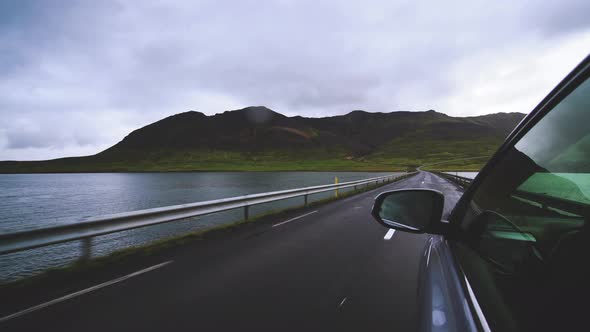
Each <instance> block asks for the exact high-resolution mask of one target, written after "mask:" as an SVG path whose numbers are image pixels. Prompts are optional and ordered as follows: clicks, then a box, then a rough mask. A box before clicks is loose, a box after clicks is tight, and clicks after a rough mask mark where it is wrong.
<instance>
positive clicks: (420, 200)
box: [371, 189, 447, 234]
mask: <svg viewBox="0 0 590 332" xmlns="http://www.w3.org/2000/svg"><path fill="white" fill-rule="evenodd" d="M444 202H445V198H444V196H443V194H442V193H441V192H440V191H436V190H431V189H402V190H394V191H387V192H384V193H381V194H379V196H377V197H376V198H375V204H374V205H373V210H372V212H371V214H372V215H373V217H374V218H375V219H376V220H377V221H378V222H379V223H380V224H382V225H384V226H385V227H389V228H394V229H397V230H400V231H405V232H410V233H431V234H442V233H443V232H444V228H445V226H447V224H443V223H442V222H441V219H442V213H443V206H444Z"/></svg>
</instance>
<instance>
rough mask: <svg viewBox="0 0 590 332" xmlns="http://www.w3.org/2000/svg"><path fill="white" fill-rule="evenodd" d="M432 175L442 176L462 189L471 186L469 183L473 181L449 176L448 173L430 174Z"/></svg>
mask: <svg viewBox="0 0 590 332" xmlns="http://www.w3.org/2000/svg"><path fill="white" fill-rule="evenodd" d="M432 173H435V174H436V175H439V176H442V177H443V178H446V179H447V180H450V181H453V182H454V183H456V184H458V185H460V186H461V187H463V188H465V187H467V186H469V185H470V184H471V182H472V181H473V179H470V178H466V177H463V176H458V175H453V174H449V173H443V172H432Z"/></svg>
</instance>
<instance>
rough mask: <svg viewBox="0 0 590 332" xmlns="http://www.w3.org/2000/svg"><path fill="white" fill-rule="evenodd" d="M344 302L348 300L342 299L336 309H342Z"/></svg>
mask: <svg viewBox="0 0 590 332" xmlns="http://www.w3.org/2000/svg"><path fill="white" fill-rule="evenodd" d="M346 300H348V298H347V297H345V298H343V299H342V302H340V304H339V305H338V308H342V306H343V305H344V302H346Z"/></svg>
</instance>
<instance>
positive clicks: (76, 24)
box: [0, 0, 590, 159]
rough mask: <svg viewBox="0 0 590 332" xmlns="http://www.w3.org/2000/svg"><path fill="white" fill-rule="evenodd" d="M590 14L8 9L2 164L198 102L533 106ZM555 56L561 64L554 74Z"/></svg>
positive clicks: (42, 5) (2, 70)
mask: <svg viewBox="0 0 590 332" xmlns="http://www.w3.org/2000/svg"><path fill="white" fill-rule="evenodd" d="M508 5H509V6H508ZM588 6H589V5H588V4H587V2H586V1H579V0H576V1H565V2H560V3H555V4H550V3H546V4H543V5H539V4H538V3H536V2H534V1H532V0H530V1H524V2H520V3H519V4H514V3H511V4H508V3H504V2H503V1H500V2H489V1H469V2H457V1H448V2H444V3H426V2H419V1H418V2H414V1H364V2H362V3H358V4H355V3H342V2H341V1H289V0H282V1H281V0H275V1H265V2H262V1H169V2H159V1H141V2H122V1H121V2H119V1H57V0H47V1H28V0H27V1H19V2H13V3H9V2H2V3H0V39H2V41H3V42H2V43H0V136H1V137H0V159H8V158H12V159H14V158H16V159H38V158H39V157H38V156H39V155H43V156H54V157H58V156H64V155H67V154H68V153H78V152H80V151H84V152H86V151H94V152H98V151H99V149H101V148H104V147H106V146H108V145H111V144H114V143H116V142H117V141H118V140H120V139H121V138H122V137H123V136H124V134H125V133H127V132H128V131H129V130H131V129H133V128H137V127H139V126H142V125H145V124H147V123H150V122H151V121H155V120H157V119H159V118H162V117H164V116H167V115H170V114H172V113H178V112H182V111H186V110H189V109H196V110H200V111H203V112H205V113H208V114H213V113H216V112H221V111H224V110H227V109H235V108H238V107H245V106H248V105H266V106H269V107H271V108H273V109H275V110H277V111H279V112H282V113H285V114H289V115H294V114H301V115H309V116H326V115H333V114H342V113H346V112H348V111H350V110H352V109H365V110H368V111H391V110H420V109H429V108H434V109H437V110H439V111H442V112H445V113H448V114H451V115H453V114H454V115H473V114H481V113H482V112H487V111H497V110H505V111H524V112H526V111H528V110H529V109H530V108H532V106H534V105H530V103H531V102H534V100H539V99H540V98H541V97H542V94H543V93H546V92H548V91H547V89H549V88H550V87H551V86H553V85H555V84H556V83H557V80H559V78H561V77H562V76H563V75H565V73H566V71H567V70H569V69H571V67H572V66H573V65H574V64H575V61H580V60H581V58H582V57H583V56H584V55H585V52H587V49H583V48H582V47H581V46H580V45H583V43H580V42H579V41H583V40H585V39H584V38H586V37H587V36H588V33H589V31H590V24H589V21H588V20H585V19H584V17H583V16H582V15H583V14H584V13H586V12H588V10H589V9H590V8H588ZM572 36H573V37H572ZM555 45H557V46H558V47H559V46H560V45H569V46H567V47H568V48H567V49H568V51H569V54H568V57H566V58H563V57H560V56H558V57H555V56H554V55H555V54H558V53H559V49H558V48H557V49H556V48H555V47H553V46H555ZM564 47H565V46H564ZM543 54H546V55H547V57H546V60H544V61H545V62H543V61H539V62H531V61H530V57H536V58H538V57H539V55H543ZM562 55H563V52H562ZM548 59H550V60H551V61H552V62H558V63H552V64H551V65H552V69H553V71H552V72H551V75H549V74H547V73H545V76H543V77H542V78H541V79H539V77H538V76H535V74H534V73H536V72H541V71H546V68H545V67H546V66H547V61H549V60H548ZM576 59H577V60H576ZM492 63H493V65H492ZM515 68H516V69H515ZM483 73H485V74H486V77H487V79H486V77H482V76H481V75H483ZM533 79H534V81H532V82H535V84H530V82H531V80H533ZM494 80H495V82H496V83H495V84H493V85H490V82H492V81H494ZM502 80H504V81H502ZM507 82H509V83H510V84H508V83H507ZM525 86H528V87H530V86H534V87H536V89H535V90H534V91H524V90H523V89H524V87H525ZM515 91H516V93H515ZM507 96H508V97H509V98H508V97H507ZM522 107H525V109H522ZM92 147H94V148H95V150H92ZM80 148H84V149H80ZM31 149H34V150H31ZM43 149H45V150H44V152H43V153H40V152H39V151H40V150H43ZM70 151H71V152H70ZM31 153H35V155H32V154H31Z"/></svg>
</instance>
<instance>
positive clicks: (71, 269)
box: [0, 173, 415, 290]
mask: <svg viewBox="0 0 590 332" xmlns="http://www.w3.org/2000/svg"><path fill="white" fill-rule="evenodd" d="M413 175H415V173H410V174H406V175H402V176H399V177H397V178H395V179H393V180H392V181H390V182H386V183H379V184H377V185H369V186H365V187H362V188H359V189H357V190H351V191H347V192H340V194H339V195H338V197H329V198H325V199H322V200H318V201H314V202H310V203H309V204H308V205H307V206H296V207H291V208H287V209H282V210H274V211H269V212H265V213H263V214H259V215H256V216H254V217H251V218H249V219H248V220H239V221H235V222H232V223H228V224H223V225H219V226H214V227H211V228H207V229H203V230H199V231H196V232H191V233H187V234H183V235H179V236H175V237H171V238H166V239H162V240H157V241H154V242H151V243H149V244H146V245H142V246H135V247H129V248H126V249H122V250H118V251H116V252H113V253H111V254H109V255H107V256H103V257H96V258H92V259H89V260H87V261H76V262H74V263H72V264H70V265H67V266H63V267H56V268H50V269H47V270H45V271H44V272H42V273H40V274H37V275H34V276H31V277H25V278H22V279H18V280H15V281H10V282H6V283H0V290H9V289H10V290H12V289H19V288H23V287H27V286H30V285H32V284H38V283H46V282H55V281H63V280H75V279H76V278H79V277H81V276H83V275H87V274H88V273H92V272H93V271H98V270H100V269H102V268H104V267H106V266H107V265H117V264H125V262H128V261H129V260H133V259H137V258H147V257H150V256H153V255H156V254H160V253H163V252H165V251H166V250H170V249H178V248H181V247H182V246H184V245H188V244H192V243H194V242H197V241H202V240H209V239H214V238H216V237H219V236H223V235H225V234H227V233H231V232H234V231H236V230H238V229H242V228H244V227H249V226H255V225H257V224H263V223H271V222H273V221H275V220H277V219H281V218H284V217H289V216H292V215H293V214H295V213H297V212H301V211H304V210H308V209H312V208H316V207H319V206H322V205H325V204H327V203H330V202H334V201H337V200H340V199H343V198H346V197H350V196H354V195H357V194H360V193H363V192H366V191H370V190H373V189H376V188H379V187H381V186H384V185H387V184H390V183H393V182H397V181H401V180H403V179H406V178H408V177H411V176H413Z"/></svg>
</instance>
